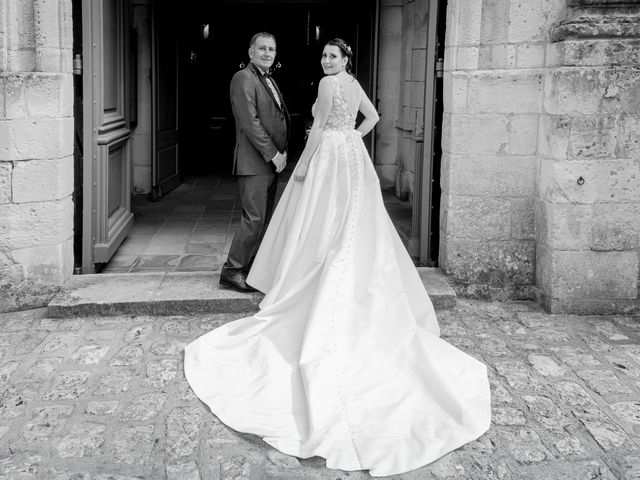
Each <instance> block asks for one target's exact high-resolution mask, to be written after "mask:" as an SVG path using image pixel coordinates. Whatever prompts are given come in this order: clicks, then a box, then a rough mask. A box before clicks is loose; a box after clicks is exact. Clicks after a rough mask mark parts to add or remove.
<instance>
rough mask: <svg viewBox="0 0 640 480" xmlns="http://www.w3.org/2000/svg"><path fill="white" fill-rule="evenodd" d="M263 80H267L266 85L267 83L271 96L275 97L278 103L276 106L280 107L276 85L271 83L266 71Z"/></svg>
mask: <svg viewBox="0 0 640 480" xmlns="http://www.w3.org/2000/svg"><path fill="white" fill-rule="evenodd" d="M264 80H265V82H267V85H269V89H270V90H271V93H273V96H274V98H275V99H276V103H277V104H278V107H280V108H282V104H281V103H280V97H279V96H278V91H277V90H276V87H274V86H273V83H272V82H271V76H270V75H269V74H268V73H265V74H264Z"/></svg>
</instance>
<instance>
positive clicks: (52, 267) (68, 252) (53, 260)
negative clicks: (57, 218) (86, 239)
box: [11, 239, 73, 286]
mask: <svg viewBox="0 0 640 480" xmlns="http://www.w3.org/2000/svg"><path fill="white" fill-rule="evenodd" d="M11 254H12V257H13V259H14V260H15V262H16V263H17V264H19V265H20V266H21V267H22V268H23V270H24V272H25V275H26V276H27V277H33V278H37V279H38V281H40V282H44V283H47V284H52V285H59V286H61V285H63V284H64V282H65V281H67V280H68V279H69V277H70V276H71V274H72V272H73V241H72V240H71V239H67V240H65V241H63V242H62V243H60V244H58V245H44V246H35V247H29V248H21V249H19V250H13V251H12V252H11Z"/></svg>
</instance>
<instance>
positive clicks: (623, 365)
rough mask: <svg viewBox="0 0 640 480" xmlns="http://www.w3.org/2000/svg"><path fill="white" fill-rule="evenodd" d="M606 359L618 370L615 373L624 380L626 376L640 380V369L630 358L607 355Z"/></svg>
mask: <svg viewBox="0 0 640 480" xmlns="http://www.w3.org/2000/svg"><path fill="white" fill-rule="evenodd" d="M606 358H607V360H608V361H609V362H611V365H612V366H613V367H614V368H615V369H616V370H615V371H616V372H618V374H620V375H621V376H622V377H623V378H624V377H625V376H627V377H633V378H640V368H638V366H636V364H635V363H634V362H633V361H631V360H629V357H626V356H625V357H623V356H622V355H607V357H606Z"/></svg>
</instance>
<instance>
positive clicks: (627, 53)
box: [547, 38, 640, 67]
mask: <svg viewBox="0 0 640 480" xmlns="http://www.w3.org/2000/svg"><path fill="white" fill-rule="evenodd" d="M638 62H640V40H637V39H633V38H625V39H615V38H607V39H580V40H565V41H563V42H557V43H551V44H549V45H548V46H547V66H554V65H558V66H571V67H574V66H584V67H593V66H602V65H604V66H611V65H637V64H638Z"/></svg>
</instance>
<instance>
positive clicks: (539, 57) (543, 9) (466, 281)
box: [439, 0, 566, 299]
mask: <svg viewBox="0 0 640 480" xmlns="http://www.w3.org/2000/svg"><path fill="white" fill-rule="evenodd" d="M565 8H566V7H565V0H528V1H527V2H522V1H519V0H518V1H516V0H452V1H449V2H448V6H447V18H446V25H447V27H446V42H445V76H444V109H445V113H444V119H443V135H442V148H443V158H442V176H441V186H442V199H441V225H440V258H439V261H440V267H441V268H443V269H444V270H445V271H446V272H447V273H448V274H449V275H450V278H451V280H452V281H453V282H454V283H455V285H456V288H457V290H458V292H459V293H461V294H465V295H471V296H479V297H488V298H494V299H503V298H533V294H534V285H535V259H536V254H535V252H536V245H535V230H536V227H535V200H536V192H537V187H536V179H537V174H538V168H539V162H538V155H539V151H538V136H539V134H540V131H539V125H540V121H541V116H542V112H543V97H544V85H545V57H546V49H547V44H548V43H549V40H548V32H549V28H550V26H551V25H552V24H553V22H554V21H555V20H557V19H558V18H559V17H560V15H561V14H562V12H563V11H564V9H565Z"/></svg>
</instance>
